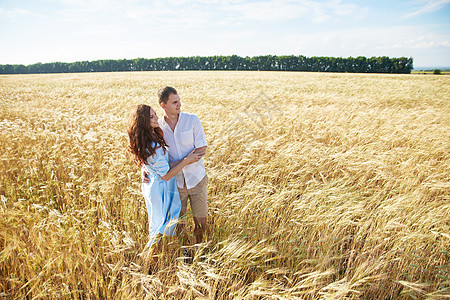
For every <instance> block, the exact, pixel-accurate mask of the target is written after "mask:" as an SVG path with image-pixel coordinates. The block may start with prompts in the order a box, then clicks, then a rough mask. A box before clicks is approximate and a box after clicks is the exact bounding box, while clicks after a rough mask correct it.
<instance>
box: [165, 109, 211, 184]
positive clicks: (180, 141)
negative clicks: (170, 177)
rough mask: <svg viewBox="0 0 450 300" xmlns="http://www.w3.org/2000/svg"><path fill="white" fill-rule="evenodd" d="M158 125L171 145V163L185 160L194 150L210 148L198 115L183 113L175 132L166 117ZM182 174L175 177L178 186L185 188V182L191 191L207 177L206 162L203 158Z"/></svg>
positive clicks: (189, 166)
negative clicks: (204, 147)
mask: <svg viewBox="0 0 450 300" xmlns="http://www.w3.org/2000/svg"><path fill="white" fill-rule="evenodd" d="M158 123H159V126H160V128H161V129H162V130H163V132H164V140H165V141H166V143H167V145H169V162H174V161H178V160H180V159H183V158H184V157H186V155H188V154H189V153H190V152H191V151H192V150H193V149H194V148H200V147H203V146H208V144H207V143H206V137H205V132H204V131H203V126H202V123H201V122H200V119H199V118H198V117H197V116H196V115H193V114H188V113H184V112H181V113H180V115H179V117H178V122H177V124H176V125H175V130H174V131H172V129H171V128H170V126H169V124H167V122H166V120H165V119H164V117H163V118H160V119H159V120H158ZM181 172H183V174H181ZM181 172H180V173H178V174H177V175H176V177H175V178H176V180H177V186H178V187H179V188H182V187H184V180H185V181H186V187H187V188H188V189H191V188H193V187H195V186H196V185H197V184H198V183H199V182H200V181H201V180H202V179H203V177H205V175H206V170H205V160H204V159H203V158H202V159H200V160H199V161H198V162H195V163H192V164H190V165H187V166H186V167H184V168H183V170H182V171H181ZM183 175H184V180H183Z"/></svg>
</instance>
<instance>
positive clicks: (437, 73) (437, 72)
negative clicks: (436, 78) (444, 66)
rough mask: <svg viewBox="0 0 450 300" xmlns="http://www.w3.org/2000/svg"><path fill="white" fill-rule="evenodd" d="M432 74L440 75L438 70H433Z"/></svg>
mask: <svg viewBox="0 0 450 300" xmlns="http://www.w3.org/2000/svg"><path fill="white" fill-rule="evenodd" d="M433 74H434V75H441V70H440V69H435V70H434V72H433Z"/></svg>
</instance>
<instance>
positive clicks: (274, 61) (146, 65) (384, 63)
mask: <svg viewBox="0 0 450 300" xmlns="http://www.w3.org/2000/svg"><path fill="white" fill-rule="evenodd" d="M412 69H413V59H412V57H410V58H406V57H400V58H390V57H387V56H381V57H370V58H366V57H363V56H358V57H356V58H354V57H348V58H342V57H316V56H314V57H305V56H303V55H299V56H295V55H285V56H276V55H264V56H253V57H248V56H247V57H240V56H237V55H231V56H191V57H165V58H150V59H147V58H136V59H119V60H111V59H110V60H96V61H77V62H72V63H63V62H53V63H36V64H32V65H27V66H25V65H0V74H35V73H78V72H120V71H175V70H248V71H307V72H348V73H401V74H410V73H411V70H412Z"/></svg>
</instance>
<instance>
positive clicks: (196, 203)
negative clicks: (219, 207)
mask: <svg viewBox="0 0 450 300" xmlns="http://www.w3.org/2000/svg"><path fill="white" fill-rule="evenodd" d="M178 192H179V193H180V199H181V212H180V216H184V215H185V214H186V211H187V203H188V199H189V202H190V205H191V210H192V214H193V216H194V217H196V218H206V216H207V215H208V202H207V201H206V197H207V195H208V176H207V175H205V177H203V179H202V180H201V181H200V182H199V183H198V184H197V185H196V186H194V187H193V188H192V189H187V188H186V182H185V183H184V187H182V188H178Z"/></svg>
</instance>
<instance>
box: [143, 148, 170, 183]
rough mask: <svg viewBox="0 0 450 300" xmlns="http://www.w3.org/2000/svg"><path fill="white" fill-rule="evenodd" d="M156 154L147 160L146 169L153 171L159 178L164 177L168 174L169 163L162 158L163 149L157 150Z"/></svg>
mask: <svg viewBox="0 0 450 300" xmlns="http://www.w3.org/2000/svg"><path fill="white" fill-rule="evenodd" d="M155 151H156V153H155V154H154V155H152V156H149V157H148V158H147V164H148V167H149V168H151V169H152V170H153V171H155V172H156V173H157V174H158V175H159V176H161V177H162V176H164V175H166V174H167V172H169V169H170V167H169V162H168V161H167V159H166V157H165V156H164V150H163V147H160V148H157V149H156V150H155Z"/></svg>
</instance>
